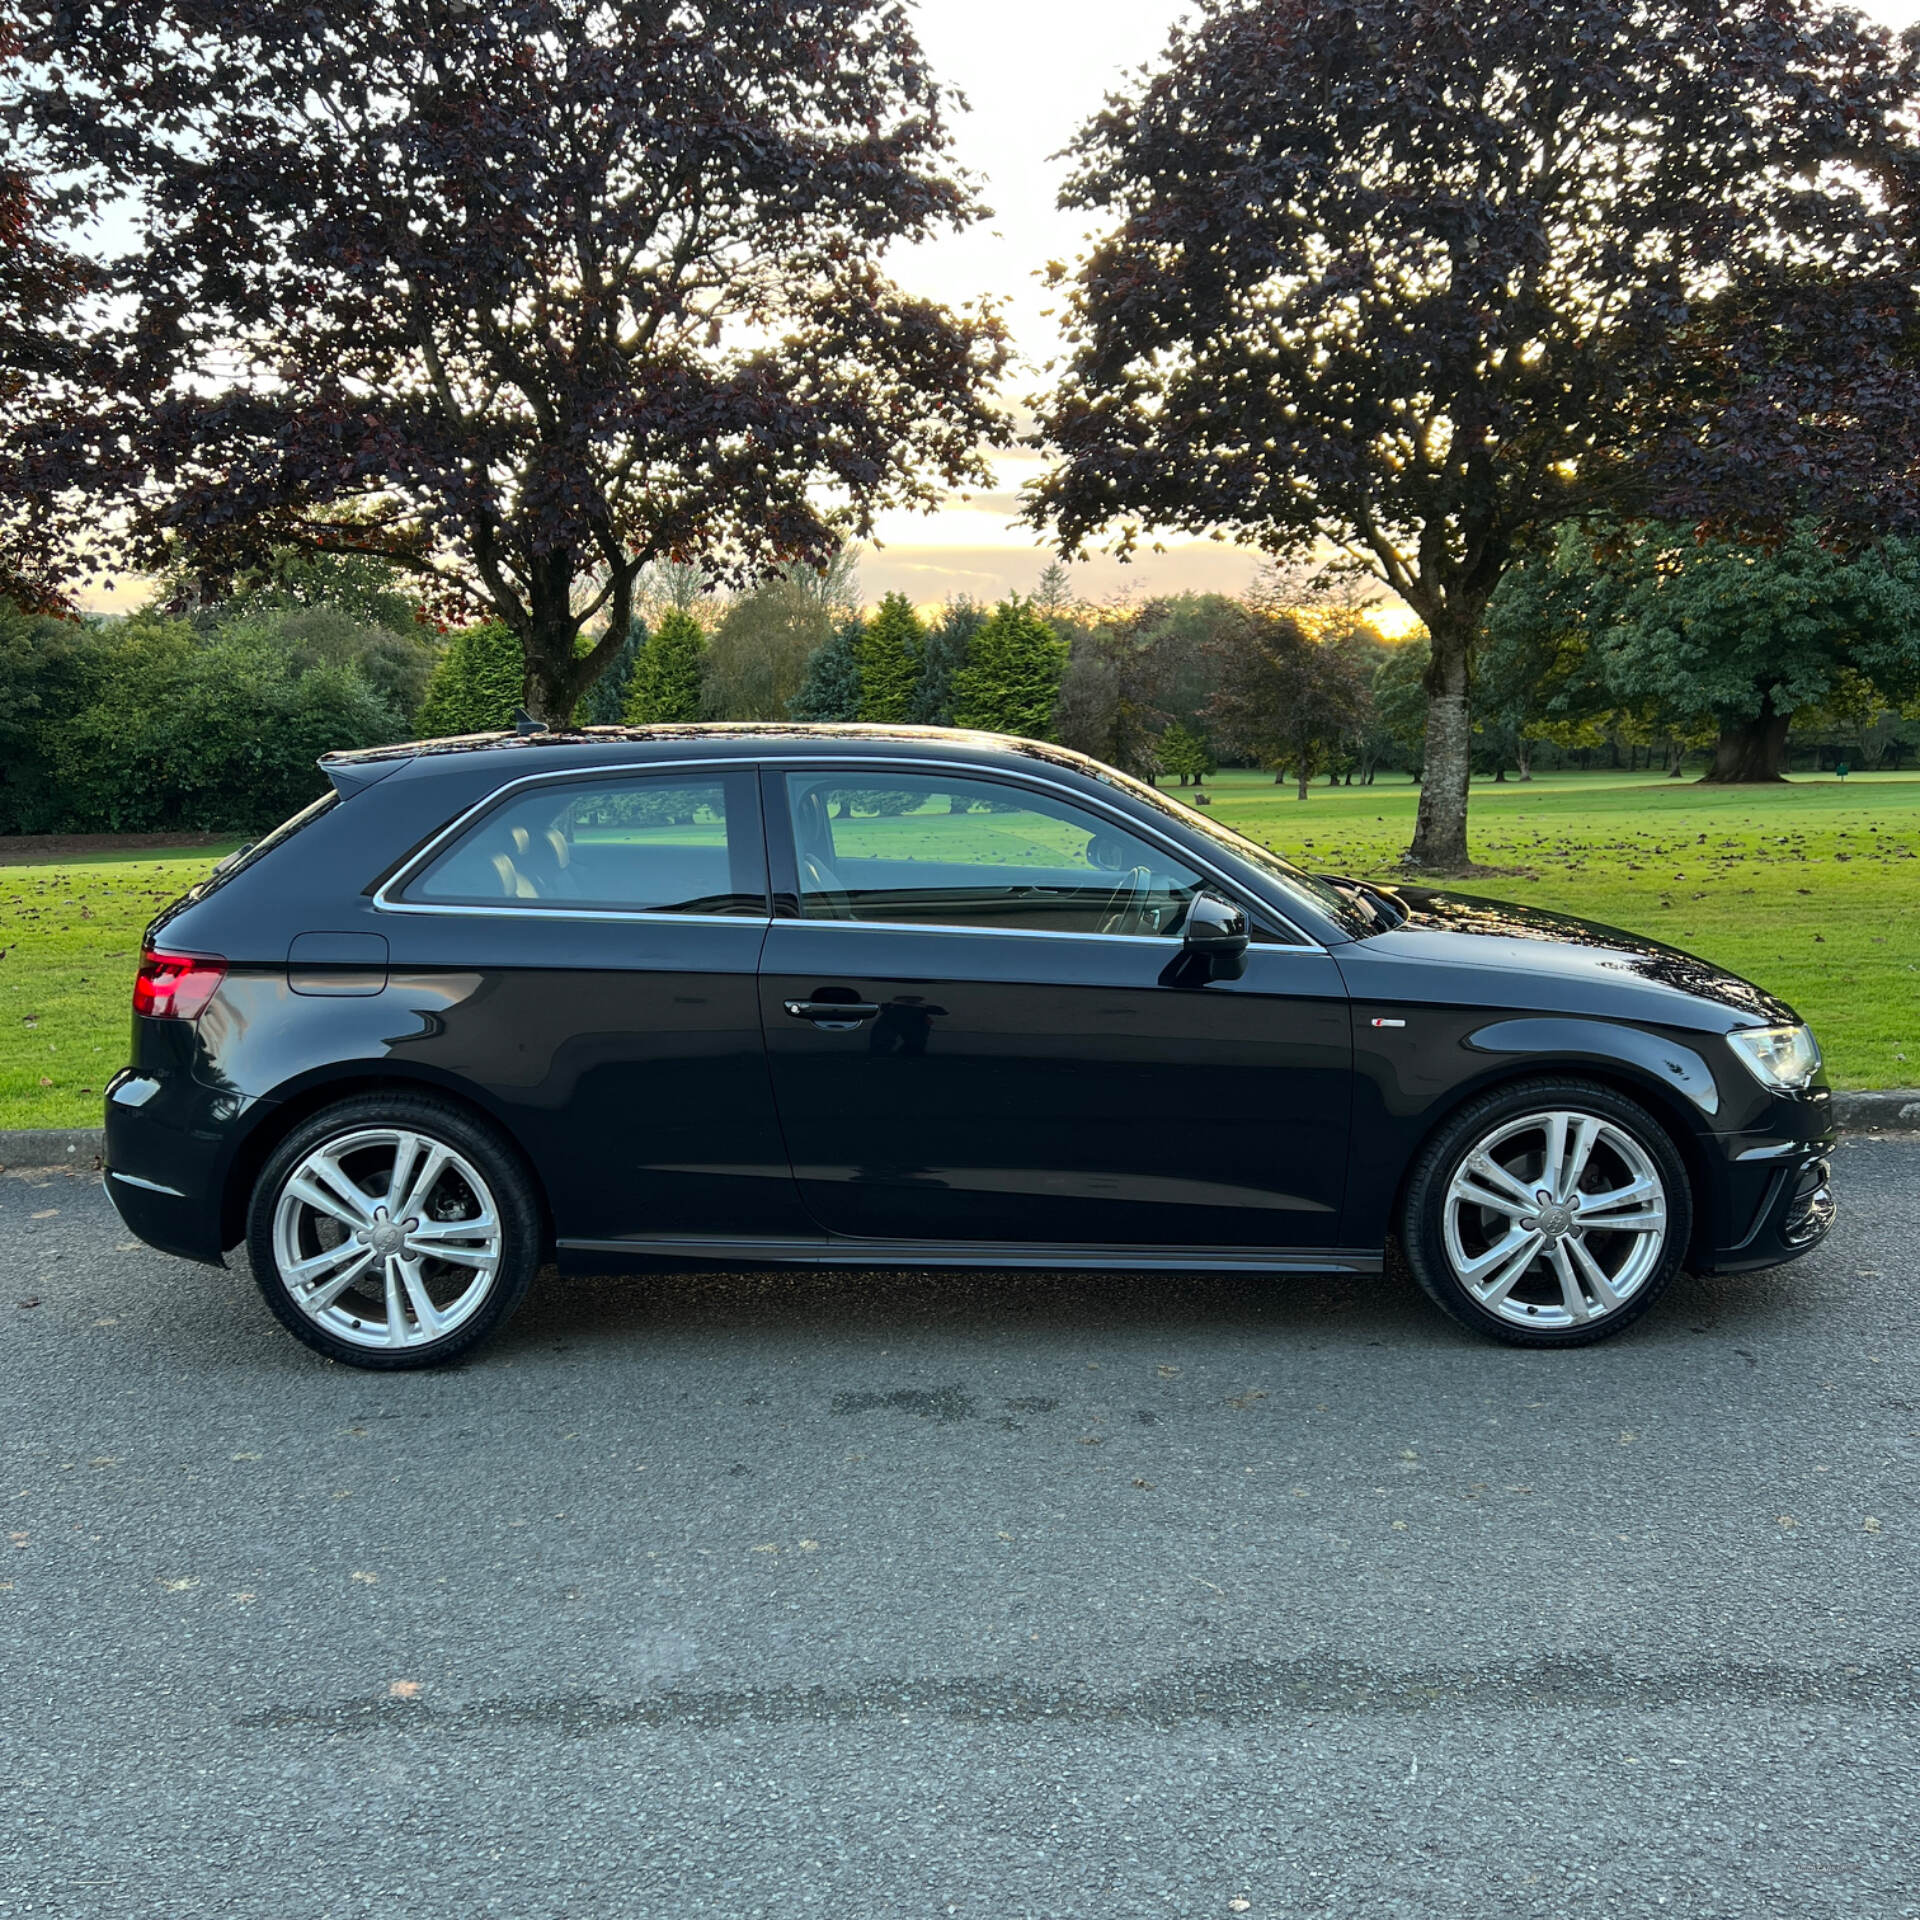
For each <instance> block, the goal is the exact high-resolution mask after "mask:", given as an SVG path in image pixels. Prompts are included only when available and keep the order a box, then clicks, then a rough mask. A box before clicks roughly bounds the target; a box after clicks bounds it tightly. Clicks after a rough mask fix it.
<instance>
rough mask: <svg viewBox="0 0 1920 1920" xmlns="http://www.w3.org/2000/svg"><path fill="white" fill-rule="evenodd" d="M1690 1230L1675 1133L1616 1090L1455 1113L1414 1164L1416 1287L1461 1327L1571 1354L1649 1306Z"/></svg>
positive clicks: (1515, 1099) (1535, 1087)
mask: <svg viewBox="0 0 1920 1920" xmlns="http://www.w3.org/2000/svg"><path fill="white" fill-rule="evenodd" d="M1692 1225H1693V1202H1692V1195H1691V1193H1690V1191H1689V1189H1688V1185H1687V1176H1686V1168H1685V1167H1684V1165H1683V1164H1682V1163H1681V1159H1680V1156H1679V1154H1678V1152H1677V1151H1676V1150H1675V1148H1674V1145H1673V1142H1672V1140H1671V1139H1669V1138H1668V1136H1667V1133H1666V1130H1665V1129H1664V1128H1663V1127H1661V1126H1660V1125H1659V1123H1658V1122H1657V1121H1656V1120H1654V1118H1653V1117H1652V1115H1650V1114H1649V1113H1647V1112H1646V1110H1645V1109H1644V1108H1642V1107H1640V1106H1638V1105H1636V1104H1635V1102H1633V1101H1632V1100H1629V1099H1627V1098H1626V1097H1625V1096H1624V1095H1621V1094H1618V1093H1615V1092H1614V1091H1613V1090H1612V1089H1611V1088H1610V1087H1603V1086H1598V1085H1595V1084H1593V1083H1591V1082H1587V1081H1576V1080H1568V1081H1530V1082H1528V1083H1526V1084H1525V1085H1522V1086H1518V1087H1511V1088H1505V1089H1502V1090H1501V1091H1499V1092H1497V1093H1492V1094H1488V1095H1487V1096H1485V1097H1484V1098H1482V1099H1480V1100H1476V1101H1474V1102H1473V1103H1472V1104H1471V1105H1470V1106H1468V1107H1466V1108H1464V1109H1463V1110H1462V1111H1461V1112H1460V1113H1458V1114H1456V1115H1454V1117H1453V1118H1452V1119H1451V1120H1450V1121H1449V1122H1448V1123H1447V1124H1446V1125H1445V1126H1443V1127H1442V1128H1441V1129H1440V1131H1439V1132H1438V1133H1437V1134H1436V1135H1435V1136H1434V1138H1433V1139H1432V1140H1431V1141H1429V1142H1428V1144H1427V1146H1426V1147H1425V1148H1424V1149H1423V1150H1422V1152H1421V1154H1420V1156H1419V1158H1418V1159H1417V1160H1416V1161H1415V1162H1414V1167H1413V1172H1412V1174H1411V1175H1410V1177H1409V1179H1408V1183H1407V1202H1406V1210H1405V1213H1404V1215H1403V1218H1402V1226H1401V1232H1402V1240H1403V1244H1404V1245H1405V1248H1406V1253H1407V1259H1408V1264H1409V1265H1410V1266H1411V1267H1412V1268H1413V1271H1414V1276H1415V1278H1416V1279H1418V1280H1419V1282H1420V1284H1421V1286H1423V1287H1424V1288H1425V1289H1426V1291H1427V1292H1428V1293H1429V1294H1430V1295H1431V1296H1432V1297H1433V1299H1434V1300H1435V1301H1436V1302H1437V1303H1438V1304H1439V1305H1440V1306H1441V1307H1443V1308H1444V1309H1445V1310H1446V1311H1447V1312H1448V1313H1449V1314H1451V1315H1452V1316H1453V1318H1454V1319H1456V1320H1458V1321H1459V1322H1460V1323H1461V1324H1462V1325H1463V1326H1467V1327H1470V1328H1472V1329H1473V1330H1474V1331H1476V1332H1480V1333H1488V1334H1491V1335H1493V1337H1494V1338H1495V1339H1497V1340H1505V1341H1508V1342H1511V1343H1512V1344H1514V1345H1516V1346H1528V1347H1571V1346H1584V1345H1587V1344H1588V1343H1590V1342H1592V1341H1595V1340H1604V1339H1606V1338H1608V1337H1609V1336H1611V1335H1613V1334H1616V1333H1619V1332H1621V1331H1622V1330H1624V1329H1625V1328H1627V1327H1629V1326H1631V1325H1632V1324H1633V1322H1634V1321H1636V1320H1637V1319H1639V1318H1640V1316H1641V1315H1642V1314H1643V1313H1645V1312H1646V1311H1647V1309H1648V1308H1649V1307H1651V1306H1652V1305H1653V1303H1654V1301H1655V1300H1657V1299H1658V1298H1659V1297H1660V1295H1661V1294H1662V1293H1664V1292H1665V1291H1666V1290H1667V1288H1668V1286H1669V1285H1671V1284H1672V1281H1673V1276H1674V1274H1675V1273H1676V1272H1677V1271H1678V1270H1679V1266H1680V1261H1681V1258H1682V1256H1683V1255H1684V1254H1685V1252H1686V1248H1687V1242H1688V1239H1689V1238H1690V1236H1691V1232H1692Z"/></svg>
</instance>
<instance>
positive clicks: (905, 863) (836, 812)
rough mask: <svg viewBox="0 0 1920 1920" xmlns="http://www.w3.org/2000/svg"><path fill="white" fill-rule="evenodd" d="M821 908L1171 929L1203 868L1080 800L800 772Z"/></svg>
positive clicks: (804, 889)
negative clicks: (1088, 808) (1086, 808)
mask: <svg viewBox="0 0 1920 1920" xmlns="http://www.w3.org/2000/svg"><path fill="white" fill-rule="evenodd" d="M787 794H788V802H789V805H790V808H791V811H792V816H793V837H794V852H795V855H796V857H797V860H798V863H799V868H800V911H801V913H802V914H803V915H804V916H806V917H807V918H808V919H814V920H885V921H892V922H895V923H906V924H909V925H927V926H949V927H952V926H960V927H991V928H999V929H1004V930H1006V931H1009V932H1018V931H1029V932H1042V933H1107V934H1136V935H1149V936H1151V935H1163V936H1167V937H1172V936H1174V935H1176V934H1177V933H1178V932H1179V930H1180V925H1181V922H1182V921H1183V920H1184V919H1185V917H1186V912H1187V907H1188V904H1189V903H1190V902H1191V901H1192V899H1193V896H1194V894H1195V893H1196V892H1198V891H1199V889H1200V887H1201V885H1202V882H1201V879H1200V876H1199V875H1198V874H1196V873H1194V872H1193V871H1191V870H1190V869H1189V868H1187V867H1185V866H1183V865H1182V864H1181V863H1180V862H1179V861H1177V860H1175V859H1173V858H1171V857H1170V856H1169V855H1168V854H1166V853H1165V852H1163V851H1162V850H1161V849H1160V848H1159V847H1157V846H1155V845H1154V844H1153V843H1152V842H1150V841H1148V840H1144V839H1142V838H1140V837H1139V836H1137V835H1135V834H1132V833H1129V832H1128V831H1127V830H1126V829H1125V828H1124V827H1121V826H1118V825H1116V824H1114V823H1113V822H1112V821H1110V820H1108V819H1106V818H1104V817H1102V816H1101V815H1098V814H1094V813H1087V812H1083V811H1082V810H1081V809H1080V808H1079V807H1077V806H1075V805H1073V804H1072V803H1071V802H1063V801H1058V800H1054V799H1051V798H1049V797H1044V796H1042V795H1040V794H1037V793H1033V792H1030V791H1028V790H1027V789H1025V788H1022V787H1017V786H1012V785H1002V784H1001V783H1000V782H999V781H996V780H987V779H978V778H971V777H967V776H964V775H963V776H957V777H956V776H949V775H944V774H890V775H875V774H846V773H831V774H821V773H800V774H789V775H788V776H787Z"/></svg>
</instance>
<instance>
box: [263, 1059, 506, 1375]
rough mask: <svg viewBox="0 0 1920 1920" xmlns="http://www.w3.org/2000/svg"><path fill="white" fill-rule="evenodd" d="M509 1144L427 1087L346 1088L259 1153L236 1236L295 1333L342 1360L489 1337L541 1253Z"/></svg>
mask: <svg viewBox="0 0 1920 1920" xmlns="http://www.w3.org/2000/svg"><path fill="white" fill-rule="evenodd" d="M540 1245H541V1232H540V1214H539V1209H538V1206H537V1205H536V1203H535V1201H534V1197H533V1191H532V1183H531V1181H530V1179H529V1178H528V1176H527V1174H526V1172H525V1170H524V1169H523V1168H522V1166H521V1164H520V1162H519V1160H518V1158H517V1156H516V1155H515V1154H514V1153H513V1152H512V1151H511V1149H510V1148H508V1147H507V1146H506V1144H505V1143H504V1142H503V1141H501V1140H500V1139H499V1137H498V1136H497V1135H496V1134H495V1133H494V1132H493V1130H492V1129H491V1128H489V1127H487V1126H485V1125H484V1124H482V1123H481V1122H479V1121H478V1120H476V1119H475V1118H474V1117H473V1116H472V1115H470V1114H469V1113H467V1112H466V1111H465V1110H464V1109H462V1108H459V1107H456V1106H452V1105H450V1104H448V1103H447V1102H444V1101H440V1100H435V1099H432V1098H430V1097H426V1096H414V1095H400V1096H396V1097H392V1098H388V1097H385V1096H379V1095H374V1096H368V1097H364V1098H360V1099H354V1100H346V1101H342V1102H341V1103H340V1104H339V1105H338V1106H334V1107H329V1108H328V1109H326V1111H324V1112H322V1113H318V1114H315V1115H314V1116H313V1118H312V1119H310V1120H307V1121H305V1122H304V1123H303V1124H302V1125H300V1126H298V1127H296V1128H295V1129H294V1130H293V1132H292V1133H291V1134H289V1135H288V1136H287V1138H286V1139H285V1140H284V1141H282V1142H281V1144H280V1146H279V1147H278V1148H277V1149H276V1150H275V1152H274V1153H273V1155H272V1157H271V1158H270V1159H269V1160H268V1161H267V1164H266V1166H265V1167H264V1168H262V1169H261V1173H260V1178H259V1180H258V1181H257V1182H256V1183H255V1186H254V1191H253V1204H252V1207H251V1210H250V1212H249V1215H248V1224H247V1251H248V1253H249V1255H250V1256H251V1258H252V1263H253V1274H254V1279H255V1280H256V1281H257V1282H258V1283H259V1286H260V1291H261V1292H262V1293H263V1294H264V1295H265V1296H266V1301H267V1305H268V1306H270V1307H271V1308H272V1309H273V1311H274V1313H275V1315H276V1316H277V1317H278V1319H279V1320H280V1322H281V1324H282V1325H283V1326H285V1327H286V1328H287V1329H288V1331H289V1332H291V1333H292V1334H293V1335H294V1336H295V1337H296V1338H298V1339H300V1340H304V1341H305V1342H306V1344H307V1345H308V1346H310V1347H313V1348H314V1349H316V1350H317V1351H318V1352H320V1353H324V1354H326V1355H327V1356H328V1357H329V1358H331V1359H334V1360H342V1361H345V1362H346V1363H347V1364H348V1365H349V1366H355V1367H368V1368H375V1369H394V1368H401V1367H430V1366H437V1365H439V1364H441V1363H443V1362H445V1361H448V1360H451V1359H454V1358H455V1357H457V1356H458V1355H460V1354H463V1353H465V1352H467V1351H468V1350H469V1349H470V1348H472V1347H474V1346H475V1345H477V1344H478V1343H479V1342H480V1341H481V1340H483V1339H485V1338H486V1336H487V1335H488V1334H490V1333H491V1332H492V1331H493V1330H494V1328H496V1327H497V1326H499V1325H500V1323H501V1322H502V1321H503V1320H505V1319H506V1317H507V1316H508V1315H509V1314H510V1313H511V1312H512V1311H513V1309H514V1308H515V1307H517V1306H518V1305H519V1304H520V1301H521V1299H522V1297H523V1296H524V1295H525V1293H526V1291H527V1287H528V1285H529V1284H530V1283H531V1281H532V1279H533V1274H534V1270H535V1268H536V1267H537V1266H538V1264H539V1259H540Z"/></svg>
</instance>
